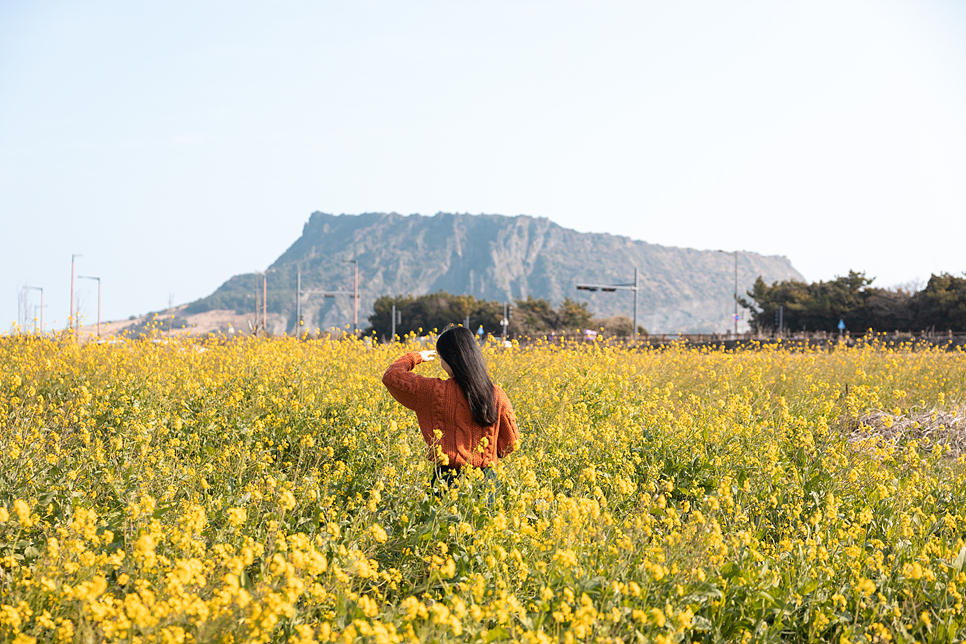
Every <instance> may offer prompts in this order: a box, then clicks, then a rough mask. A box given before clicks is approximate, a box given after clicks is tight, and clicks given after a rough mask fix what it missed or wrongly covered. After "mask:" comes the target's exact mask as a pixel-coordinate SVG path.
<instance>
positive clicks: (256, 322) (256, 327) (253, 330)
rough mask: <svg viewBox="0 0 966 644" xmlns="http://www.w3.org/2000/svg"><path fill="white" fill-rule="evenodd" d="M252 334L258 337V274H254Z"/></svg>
mask: <svg viewBox="0 0 966 644" xmlns="http://www.w3.org/2000/svg"><path fill="white" fill-rule="evenodd" d="M252 334H253V335H255V336H258V273H257V272H256V273H255V327H254V328H253V329H252Z"/></svg>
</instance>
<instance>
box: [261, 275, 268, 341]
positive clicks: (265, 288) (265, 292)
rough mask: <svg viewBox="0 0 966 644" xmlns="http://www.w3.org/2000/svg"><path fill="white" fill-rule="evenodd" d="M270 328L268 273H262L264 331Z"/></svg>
mask: <svg viewBox="0 0 966 644" xmlns="http://www.w3.org/2000/svg"><path fill="white" fill-rule="evenodd" d="M267 329H268V273H262V331H266V332H267Z"/></svg>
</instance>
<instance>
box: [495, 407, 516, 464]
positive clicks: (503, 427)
mask: <svg viewBox="0 0 966 644" xmlns="http://www.w3.org/2000/svg"><path fill="white" fill-rule="evenodd" d="M500 394H502V396H501V397H502V399H503V400H502V403H503V404H501V405H500V430H499V433H498V434H497V436H496V453H497V456H498V457H499V458H503V457H505V456H508V455H509V454H510V453H511V452H514V451H516V449H517V447H519V445H520V432H519V430H518V429H517V419H516V416H515V415H514V413H513V405H511V404H510V399H509V398H507V397H506V394H504V393H503V392H502V391H500Z"/></svg>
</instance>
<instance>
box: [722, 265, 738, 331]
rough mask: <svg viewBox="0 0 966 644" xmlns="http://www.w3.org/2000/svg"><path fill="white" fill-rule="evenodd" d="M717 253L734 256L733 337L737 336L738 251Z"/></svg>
mask: <svg viewBox="0 0 966 644" xmlns="http://www.w3.org/2000/svg"><path fill="white" fill-rule="evenodd" d="M718 252H719V253H725V254H726V255H727V254H730V253H734V255H735V337H737V336H738V251H736V250H735V251H728V250H719V251H718Z"/></svg>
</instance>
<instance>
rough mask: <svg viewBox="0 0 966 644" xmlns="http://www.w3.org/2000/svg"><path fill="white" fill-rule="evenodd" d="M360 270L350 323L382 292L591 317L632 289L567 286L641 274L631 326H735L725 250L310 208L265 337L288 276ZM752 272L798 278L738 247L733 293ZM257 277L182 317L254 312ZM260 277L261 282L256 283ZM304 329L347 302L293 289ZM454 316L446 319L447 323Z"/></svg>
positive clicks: (286, 294)
mask: <svg viewBox="0 0 966 644" xmlns="http://www.w3.org/2000/svg"><path fill="white" fill-rule="evenodd" d="M353 259H356V260H358V266H359V292H360V302H359V326H360V328H364V327H365V326H366V324H365V318H366V317H367V316H368V315H369V314H370V313H371V309H372V304H373V302H374V301H375V299H376V298H377V297H379V296H382V295H401V294H413V295H422V294H425V293H430V292H435V291H440V290H443V291H447V292H451V293H454V294H467V295H473V296H474V297H477V298H481V299H493V300H506V301H510V300H514V299H520V298H526V297H527V296H528V295H532V296H534V297H538V298H539V297H542V298H546V299H549V300H551V301H553V302H555V303H557V302H560V301H561V300H563V298H564V297H570V298H573V299H576V300H578V301H587V302H588V304H589V306H590V309H591V310H592V311H593V312H594V313H595V314H597V315H600V316H608V315H615V314H623V315H628V316H629V317H630V316H631V315H632V308H633V307H632V302H633V295H632V294H631V293H629V292H626V291H618V292H617V293H587V292H585V291H577V290H576V289H575V286H576V283H577V281H585V282H592V283H628V282H632V281H633V269H634V266H637V267H638V269H639V273H640V278H639V279H640V291H639V308H638V311H639V312H638V319H639V323H640V324H642V325H643V326H645V327H647V328H648V329H649V330H652V331H661V332H665V331H666V332H676V331H681V332H688V331H690V332H707V331H721V330H726V329H728V328H732V327H733V321H732V320H731V311H732V310H733V306H734V295H733V293H734V255H733V254H731V253H727V254H726V253H721V252H718V251H702V250H696V249H691V248H681V247H672V246H661V245H658V244H652V243H650V242H646V241H642V240H635V239H632V238H630V237H626V236H622V235H613V234H610V233H581V232H577V231H575V230H573V229H569V228H564V227H562V226H560V225H559V224H556V223H555V222H553V221H551V220H550V219H547V218H544V217H530V216H527V215H517V216H515V217H508V216H504V215H486V214H483V215H468V214H453V213H437V214H436V215H432V216H423V215H400V214H398V213H363V214H359V215H346V214H342V215H331V214H326V213H322V212H314V213H312V215H311V216H310V217H309V220H308V221H307V222H306V223H305V225H304V226H303V229H302V235H301V236H300V237H299V238H298V239H297V240H296V241H295V242H294V243H293V244H292V245H291V246H290V247H289V248H288V249H286V251H285V252H284V253H282V254H281V255H280V256H279V258H278V259H276V260H275V262H273V263H272V265H271V266H270V267H269V268H268V269H267V270H268V273H267V279H268V287H269V297H268V309H269V311H272V312H274V313H277V314H278V316H276V318H275V319H276V322H275V324H276V326H277V327H278V328H273V329H271V330H273V331H275V332H282V331H289V332H291V331H293V330H294V328H295V323H296V322H295V288H296V274H297V272H298V271H299V270H301V273H302V289H303V290H329V291H351V290H352V287H353V276H352V265H351V264H350V263H348V262H349V261H350V260H353ZM759 275H761V276H762V278H763V279H765V280H766V281H767V282H772V281H776V280H782V279H799V280H801V279H803V278H802V276H801V274H799V273H798V271H797V270H795V268H794V267H793V266H792V265H791V262H790V261H789V260H788V259H787V258H785V257H780V256H764V255H761V254H758V253H752V252H742V251H739V252H738V282H739V283H738V291H739V295H741V294H743V293H744V292H745V291H746V290H747V289H748V288H749V287H750V286H751V285H752V284H753V283H754V281H755V279H756V278H757V277H758V276H759ZM254 278H255V274H251V273H249V274H245V275H236V276H234V277H232V278H231V279H229V280H228V281H226V282H225V283H224V284H222V285H221V286H220V287H219V288H218V289H216V291H215V292H214V293H212V294H211V295H209V296H208V297H206V298H202V299H200V300H197V301H195V302H193V303H191V304H190V305H189V306H188V311H189V312H191V313H197V312H202V311H206V310H212V309H218V308H220V309H235V310H238V311H241V310H253V305H254V289H255V279H254ZM259 282H260V279H259ZM302 311H303V320H304V322H305V325H306V326H307V327H309V328H315V327H321V328H328V327H330V326H342V327H344V326H345V324H346V322H349V323H351V321H352V298H351V297H345V296H340V297H336V298H321V297H319V296H315V295H308V296H303V304H302ZM454 321H455V320H454Z"/></svg>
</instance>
